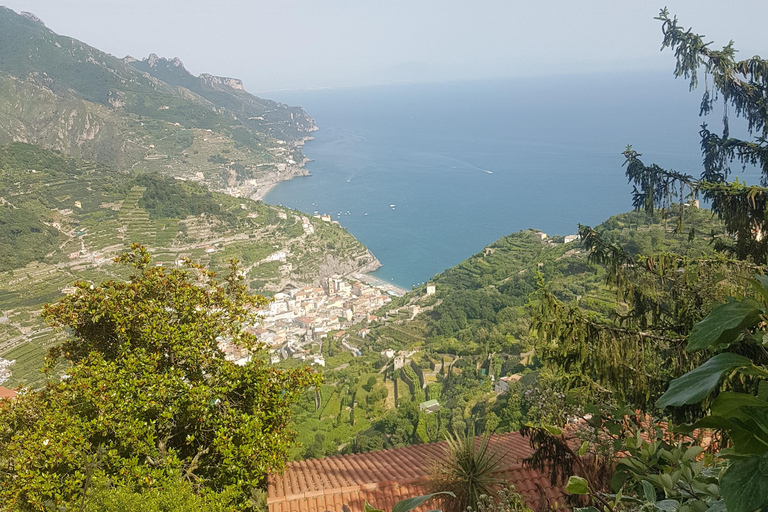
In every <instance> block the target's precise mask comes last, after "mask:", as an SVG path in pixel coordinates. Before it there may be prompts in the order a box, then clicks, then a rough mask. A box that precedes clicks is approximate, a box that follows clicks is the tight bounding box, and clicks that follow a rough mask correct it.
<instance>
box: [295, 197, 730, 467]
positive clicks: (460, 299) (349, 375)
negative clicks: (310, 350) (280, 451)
mask: <svg viewBox="0 0 768 512" xmlns="http://www.w3.org/2000/svg"><path fill="white" fill-rule="evenodd" d="M686 208H687V210H688V211H687V215H686V226H685V230H684V231H685V232H684V233H675V229H674V228H675V226H676V222H675V220H676V219H674V218H667V217H665V216H664V215H663V214H661V213H657V215H656V217H651V216H648V215H647V214H646V213H644V212H629V213H624V214H620V215H616V216H614V217H611V218H610V219H608V220H606V221H605V222H604V223H602V224H601V225H600V226H598V227H597V228H596V230H597V231H598V232H600V233H601V234H602V235H603V237H604V239H605V240H606V241H609V242H616V243H620V244H621V245H623V246H624V247H626V248H627V250H628V251H630V252H631V253H632V254H633V255H635V256H643V255H649V254H651V252H652V251H659V252H675V253H678V254H684V255H687V256H691V257H693V256H697V255H703V254H709V253H711V252H712V250H713V249H712V246H711V244H710V236H709V235H710V234H711V233H713V232H714V233H722V231H723V228H722V225H721V224H720V223H719V221H718V220H717V219H716V218H714V217H713V215H712V213H711V212H710V211H709V210H704V209H699V208H696V207H686ZM691 228H694V230H693V237H691ZM605 277H606V275H605V271H604V269H603V267H601V266H598V265H595V264H592V263H590V262H589V261H588V258H587V254H586V251H585V250H584V249H583V248H582V247H581V244H580V242H578V241H575V242H571V243H568V244H565V243H563V240H562V239H561V238H559V237H556V238H554V239H550V238H549V237H546V238H545V237H544V234H543V233H540V232H537V231H534V230H528V231H521V232H518V233H513V234H511V235H509V236H506V237H503V238H501V239H499V240H497V241H496V242H494V243H492V244H490V245H489V246H487V247H486V248H485V249H484V250H483V251H481V252H479V253H477V254H475V255H474V256H471V257H470V258H468V259H467V260H465V261H463V262H461V263H460V264H458V265H456V266H455V267H453V268H450V269H448V270H446V271H445V272H443V273H441V274H439V275H437V276H435V277H434V278H433V280H432V281H431V282H432V283H434V284H435V285H436V293H435V295H427V294H426V286H422V287H420V288H418V289H416V290H414V291H413V292H411V293H409V294H407V295H405V296H404V297H402V298H400V299H396V300H395V301H393V302H392V303H390V304H389V305H387V306H385V307H384V308H383V309H382V310H380V311H379V313H378V314H379V317H380V318H379V319H378V320H376V321H374V322H372V323H371V324H370V325H369V326H367V327H368V328H370V331H369V332H367V333H366V334H365V337H363V336H361V334H360V330H361V329H363V328H364V327H366V326H363V325H358V326H354V327H352V328H349V329H347V331H346V333H345V334H343V335H342V336H340V337H339V338H333V337H332V338H331V340H329V341H328V342H326V344H325V345H324V351H325V352H324V353H325V355H326V370H325V371H324V376H325V380H326V385H325V386H323V388H322V389H321V391H320V395H319V398H320V406H319V408H316V397H315V395H314V392H310V393H308V394H307V396H306V397H305V399H304V401H303V402H302V403H301V404H300V406H299V407H298V409H297V411H296V428H297V429H298V431H299V440H300V441H301V442H302V445H303V446H302V447H301V448H298V449H297V450H296V451H295V452H294V456H295V457H297V458H303V457H317V456H321V455H329V454H333V453H336V452H337V451H339V450H341V451H367V450H372V449H380V448H386V447H398V446H404V445H408V444H413V443H419V442H426V441H430V440H437V439H441V436H442V435H443V433H444V432H445V431H450V432H463V430H464V429H465V428H468V427H469V426H474V427H475V428H476V429H477V431H478V432H481V431H483V430H485V429H489V430H493V429H496V430H498V431H508V430H515V429H517V428H519V427H520V426H521V425H522V424H523V423H524V422H525V421H526V420H528V419H530V420H534V421H535V420H537V419H540V418H539V417H538V415H540V414H541V413H542V412H541V411H540V410H538V409H537V403H538V397H539V396H540V393H541V392H542V390H541V389H540V384H539V378H538V372H539V363H538V360H537V359H536V357H535V350H534V344H533V340H532V339H531V337H530V336H529V326H530V322H529V318H530V312H529V310H528V303H529V300H530V297H531V293H533V292H535V291H536V290H537V289H538V286H539V284H538V283H539V281H540V280H542V281H544V282H547V283H549V286H550V288H551V289H552V291H553V292H554V293H555V294H556V295H557V296H558V297H559V298H560V299H561V300H564V301H566V302H578V304H579V306H580V307H581V308H582V309H585V310H587V311H590V312H592V313H593V314H595V315H603V316H610V315H611V314H612V313H613V312H615V311H617V310H620V309H621V305H620V304H617V302H616V295H615V292H613V291H611V289H610V288H609V287H608V286H606V284H605ZM416 307H418V309H415V308H416ZM342 339H343V340H345V342H346V343H348V344H349V345H352V346H355V347H359V348H361V349H362V356H360V357H353V356H352V354H351V353H350V352H349V351H348V350H345V349H344V347H343V345H342V344H341V340H342ZM387 349H392V350H394V351H399V350H402V351H404V352H405V354H406V355H405V357H404V361H405V367H404V368H403V369H400V370H395V369H394V368H393V360H392V359H390V358H388V357H386V356H383V355H381V352H383V351H385V350H387ZM491 376H492V377H493V380H494V381H498V380H499V379H500V378H501V377H510V376H511V377H512V379H513V381H512V382H511V383H510V391H509V392H507V393H504V394H499V393H497V392H496V391H494V387H493V383H492V379H491ZM395 388H397V392H395ZM428 399H436V400H438V402H439V403H440V410H439V411H437V412H433V413H431V414H426V413H425V412H420V411H419V410H418V404H419V403H421V402H423V401H425V400H428ZM395 403H397V407H396V406H395Z"/></svg>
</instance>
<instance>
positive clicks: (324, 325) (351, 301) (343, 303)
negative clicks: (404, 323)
mask: <svg viewBox="0 0 768 512" xmlns="http://www.w3.org/2000/svg"><path fill="white" fill-rule="evenodd" d="M391 300H392V297H391V296H390V295H389V293H387V292H385V291H384V290H382V289H381V288H379V287H376V286H371V285H368V284H364V283H361V282H359V281H355V282H350V281H348V280H346V279H344V278H343V277H341V276H338V275H336V276H332V277H328V278H324V279H323V280H322V286H318V287H312V286H307V287H304V288H293V287H288V288H286V289H285V290H283V291H282V292H280V293H277V294H275V296H274V297H273V300H272V301H271V302H270V303H269V305H268V306H266V307H264V308H262V309H260V310H258V311H256V313H257V314H258V315H259V316H260V317H261V318H260V323H259V325H257V326H253V327H251V328H250V332H251V333H252V334H255V335H256V337H257V338H258V339H259V340H260V341H261V342H263V343H265V344H266V345H267V346H268V347H269V348H270V353H271V360H272V362H273V363H277V362H279V361H280V360H282V359H288V358H294V359H301V360H307V361H310V362H312V364H317V365H320V366H325V360H324V359H323V356H322V343H323V340H324V339H325V338H327V336H328V334H329V333H330V332H332V331H335V332H336V335H337V336H339V335H341V336H342V338H343V337H344V335H345V334H346V331H345V329H346V328H347V327H348V326H350V325H352V324H356V323H360V322H371V321H374V320H377V319H378V317H377V316H375V315H374V312H375V311H376V310H377V309H379V308H380V307H382V306H383V305H385V304H387V303H388V302H390V301H391ZM366 331H367V330H366V329H362V330H361V332H360V333H359V334H360V335H361V336H364V335H365V334H366ZM342 346H343V347H344V349H346V350H349V351H350V352H352V353H353V354H355V355H359V350H358V349H357V347H353V346H351V345H349V344H348V343H346V341H345V340H344V339H342ZM222 348H223V349H224V351H225V353H226V354H227V357H229V358H231V359H232V360H234V361H238V360H240V359H242V357H244V356H243V354H241V353H239V352H237V350H238V349H237V347H234V346H232V347H230V346H227V345H226V344H225V345H224V346H223V347H222Z"/></svg>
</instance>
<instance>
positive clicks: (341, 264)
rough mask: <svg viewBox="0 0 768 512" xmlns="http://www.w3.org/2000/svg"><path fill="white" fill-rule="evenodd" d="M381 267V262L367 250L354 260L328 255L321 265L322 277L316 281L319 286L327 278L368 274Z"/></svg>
mask: <svg viewBox="0 0 768 512" xmlns="http://www.w3.org/2000/svg"><path fill="white" fill-rule="evenodd" d="M379 267H381V262H380V261H379V260H378V259H377V258H376V256H374V255H373V253H372V252H371V251H369V250H367V249H366V252H365V253H363V254H359V255H357V256H356V257H355V258H354V259H343V260H342V259H337V258H336V257H334V255H332V254H326V256H325V259H324V260H323V262H322V263H321V264H320V275H319V277H318V278H317V280H316V281H315V284H318V283H320V282H321V281H322V279H323V278H325V277H331V276H333V275H342V276H347V275H350V274H353V273H355V272H358V273H361V274H367V273H368V272H373V271H374V270H376V269H377V268H379Z"/></svg>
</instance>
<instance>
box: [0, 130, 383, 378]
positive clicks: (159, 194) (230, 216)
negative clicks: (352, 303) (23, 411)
mask: <svg viewBox="0 0 768 512" xmlns="http://www.w3.org/2000/svg"><path fill="white" fill-rule="evenodd" d="M0 175H2V178H3V179H2V180H0V358H6V359H15V360H16V363H15V364H14V366H12V371H13V379H12V380H11V381H10V385H19V384H24V383H32V384H34V383H35V382H37V381H38V379H39V377H40V375H39V374H37V373H36V368H38V367H39V365H40V361H41V357H42V355H43V353H44V351H45V350H46V349H47V348H48V347H49V346H50V345H51V344H53V343H56V342H57V341H58V340H59V339H60V336H61V335H60V333H57V332H55V331H52V330H50V329H49V328H47V327H46V326H45V324H44V323H43V322H42V319H41V318H39V315H38V312H39V310H40V307H41V306H42V305H43V304H44V303H45V302H49V301H55V300H58V299H59V298H60V297H62V296H63V294H64V293H66V291H67V287H68V286H70V285H71V284H72V283H73V282H74V281H75V280H87V281H93V282H99V281H102V280H105V279H120V278H123V277H125V276H123V275H121V273H120V271H119V270H118V269H116V267H115V266H114V265H113V264H112V258H113V257H114V256H115V255H117V254H118V253H120V252H122V251H124V250H125V249H126V248H127V247H129V246H130V244H131V243H133V242H139V243H142V244H144V245H146V246H147V247H148V248H149V250H150V251H151V252H152V253H153V255H154V257H155V261H156V262H157V264H158V265H168V266H170V265H174V264H176V261H177V260H178V259H179V258H181V257H187V258H190V259H192V260H193V261H196V262H199V263H202V264H205V265H209V266H210V267H211V268H213V269H220V270H223V269H224V268H226V267H227V265H228V263H229V260H230V259H232V258H235V259H238V260H240V261H242V263H243V266H244V271H245V275H246V278H247V280H248V283H249V285H250V288H251V289H252V291H254V292H263V293H270V292H274V291H278V290H280V289H282V288H283V287H284V286H286V285H287V284H293V285H304V284H310V283H313V282H318V281H319V279H320V276H321V275H325V274H332V273H336V272H340V273H344V272H354V271H366V270H372V269H373V268H375V267H376V265H377V264H378V262H377V261H376V259H375V258H374V257H373V256H372V255H371V254H370V253H369V252H368V250H367V249H366V248H365V247H364V246H363V245H362V244H361V243H360V242H358V241H357V240H356V239H355V238H354V237H352V236H351V235H350V234H348V233H347V232H346V230H344V229H343V228H341V227H339V226H338V225H335V224H330V223H326V222H323V221H321V220H320V219H316V218H310V217H308V216H307V215H305V214H302V213H300V212H297V211H294V210H289V209H287V208H282V207H276V206H269V205H266V204H263V203H262V202H260V201H252V200H248V199H236V198H234V197H232V196H228V195H225V194H220V193H215V192H210V191H208V190H206V189H205V188H203V187H202V186H200V185H197V184H194V183H190V182H184V181H180V180H176V179H172V178H168V177H163V176H159V175H157V174H143V173H136V172H119V171H115V170H113V169H111V168H109V167H107V166H104V165H101V164H92V163H87V162H83V161H79V160H74V159H70V158H66V157H63V156H62V155H59V154H56V153H53V152H51V151H47V150H43V149H40V148H38V147H35V146H30V145H27V144H20V143H16V144H12V145H9V146H5V147H0ZM6 385H7V384H6Z"/></svg>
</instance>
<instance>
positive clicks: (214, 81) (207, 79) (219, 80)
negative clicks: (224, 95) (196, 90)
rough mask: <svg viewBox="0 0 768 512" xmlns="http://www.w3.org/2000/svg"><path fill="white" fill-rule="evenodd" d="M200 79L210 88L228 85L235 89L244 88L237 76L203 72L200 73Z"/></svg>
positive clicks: (240, 89)
mask: <svg viewBox="0 0 768 512" xmlns="http://www.w3.org/2000/svg"><path fill="white" fill-rule="evenodd" d="M200 81H201V82H203V84H204V85H206V86H207V87H210V88H212V89H217V88H219V87H229V88H230V89H234V90H236V91H244V90H245V87H243V81H242V80H239V79H237V78H227V77H223V76H213V75H209V74H208V73H203V74H201V75H200Z"/></svg>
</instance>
